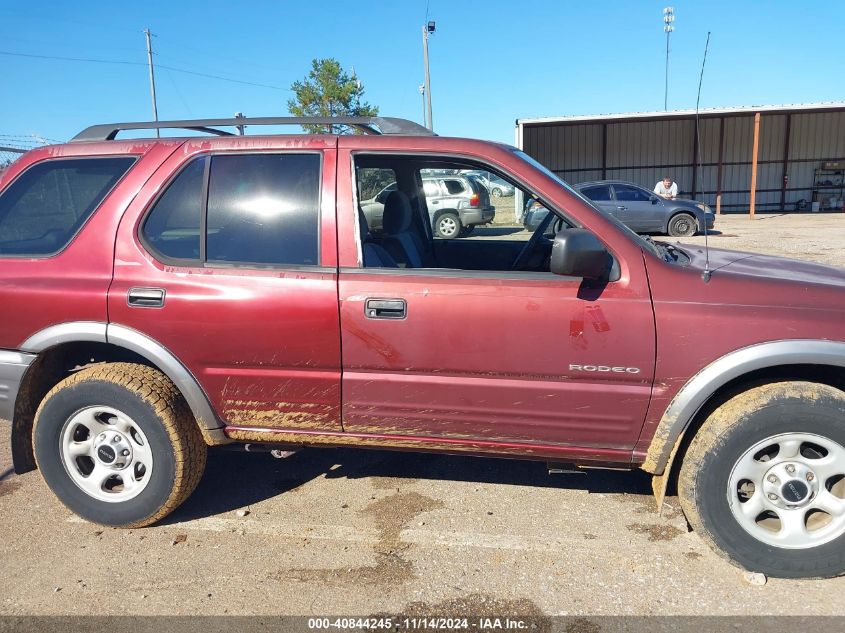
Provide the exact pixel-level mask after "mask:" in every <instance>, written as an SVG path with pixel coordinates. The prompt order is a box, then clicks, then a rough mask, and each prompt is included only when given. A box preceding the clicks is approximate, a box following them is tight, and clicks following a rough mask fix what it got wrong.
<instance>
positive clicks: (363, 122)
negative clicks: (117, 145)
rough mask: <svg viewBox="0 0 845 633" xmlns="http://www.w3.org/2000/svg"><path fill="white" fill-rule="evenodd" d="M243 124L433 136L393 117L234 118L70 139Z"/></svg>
mask: <svg viewBox="0 0 845 633" xmlns="http://www.w3.org/2000/svg"><path fill="white" fill-rule="evenodd" d="M246 125H302V126H304V125H324V126H329V125H345V126H349V127H354V128H356V129H359V130H361V131H362V132H364V133H366V134H390V135H415V136H419V135H426V136H431V135H433V134H434V133H433V132H432V131H431V130H429V129H428V128H425V127H423V126H422V125H420V124H419V123H414V122H413V121H408V120H407V119H397V118H393V117H356V116H336V117H255V118H251V119H250V118H237V119H193V120H192V119H186V120H181V121H138V122H135V123H106V124H102V125H92V126H91V127H89V128H86V129H84V130H82V131H81V132H80V133H79V134H77V135H76V136H74V137H73V138H72V139H71V142H81V141H113V140H114V139H115V138H116V137H117V135H118V133H119V132H122V131H126V130H163V129H182V130H193V131H195V132H205V133H208V134H214V135H216V136H233V133H232V132H226V131H225V130H218V129H215V128H217V127H240V126H246Z"/></svg>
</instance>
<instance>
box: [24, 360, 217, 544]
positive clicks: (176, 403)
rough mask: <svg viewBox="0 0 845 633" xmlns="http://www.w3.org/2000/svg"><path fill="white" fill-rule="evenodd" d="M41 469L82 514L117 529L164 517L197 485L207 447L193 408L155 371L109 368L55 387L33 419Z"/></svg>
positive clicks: (97, 368)
mask: <svg viewBox="0 0 845 633" xmlns="http://www.w3.org/2000/svg"><path fill="white" fill-rule="evenodd" d="M33 447H34V450H35V458H36V461H37V462H38V467H39V469H40V470H41V474H42V476H43V477H44V480H45V481H46V482H47V485H49V486H50V488H51V489H52V491H53V492H54V493H55V494H56V496H57V497H58V498H59V500H60V501H61V502H62V503H63V504H65V505H66V506H67V507H68V508H69V509H70V510H72V511H73V512H75V513H76V514H78V515H79V516H81V517H83V518H85V519H88V520H89V521H93V522H95V523H100V524H103V525H111V526H116V527H141V526H144V525H149V524H151V523H154V522H156V521H158V520H159V519H162V518H163V517H165V516H166V515H168V514H169V513H170V512H172V511H173V510H174V509H176V507H178V506H179V505H180V504H181V503H182V502H183V501H184V500H185V499H187V498H188V496H189V495H190V494H191V492H193V490H194V488H196V486H197V483H199V480H200V478H201V477H202V473H203V470H204V468H205V459H206V446H205V443H204V441H203V439H202V435H201V434H200V432H199V429H198V428H197V425H196V422H195V421H194V418H193V416H192V415H191V411H190V409H189V408H188V405H187V403H186V402H185V400H184V399H183V398H182V396H181V394H180V393H179V392H178V391H177V389H176V387H175V386H174V385H173V383H171V382H170V381H169V380H168V379H167V378H166V377H165V376H164V375H162V374H161V373H160V372H158V371H157V370H155V369H152V368H150V367H145V366H143V365H134V364H130V363H111V364H104V365H96V366H93V367H89V368H86V369H83V370H81V371H79V372H77V373H75V374H73V375H72V376H70V377H69V378H66V379H65V380H63V381H62V382H60V383H59V384H58V385H56V386H55V387H54V388H53V389H52V390H51V391H50V392H49V393H48V394H47V396H46V397H45V398H44V400H43V402H42V403H41V406H40V407H39V408H38V412H37V413H36V417H35V427H34V430H33Z"/></svg>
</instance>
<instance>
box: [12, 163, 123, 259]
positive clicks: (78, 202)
mask: <svg viewBox="0 0 845 633" xmlns="http://www.w3.org/2000/svg"><path fill="white" fill-rule="evenodd" d="M135 160H136V159H135V157H133V156H120V157H108V158H62V159H56V160H47V161H43V162H40V163H36V164H35V165H33V166H31V167H30V168H28V169H27V170H26V171H24V172H23V173H22V174H21V175H20V176H18V177H17V178H16V179H15V180H14V182H12V184H11V185H9V186H8V187H7V188H6V189H5V190H4V191H3V193H2V194H0V256H29V257H33V256H34V257H38V256H49V255H54V254H56V253H58V252H59V251H61V250H62V249H64V248H65V247H66V246H67V245H68V244H69V243H70V242H71V240H73V238H74V236H75V235H76V234H77V233H78V232H79V230H80V229H81V228H82V226H83V225H84V224H85V222H86V221H87V220H88V218H90V217H91V215H92V214H93V213H94V211H96V209H97V207H99V206H100V203H102V201H103V200H104V199H105V198H106V196H107V195H108V194H109V192H111V190H112V189H113V188H114V186H115V185H116V184H117V182H118V181H119V180H120V179H121V178H122V177H123V175H124V174H125V173H126V172H127V171H128V170H129V168H130V167H131V166H132V164H133V163H134V162H135Z"/></svg>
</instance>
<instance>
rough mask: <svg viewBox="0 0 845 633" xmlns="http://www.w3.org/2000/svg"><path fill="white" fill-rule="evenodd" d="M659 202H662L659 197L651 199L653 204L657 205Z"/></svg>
mask: <svg viewBox="0 0 845 633" xmlns="http://www.w3.org/2000/svg"><path fill="white" fill-rule="evenodd" d="M658 202H660V199H659V198H658V197H657V196H652V197H651V204H657V203H658Z"/></svg>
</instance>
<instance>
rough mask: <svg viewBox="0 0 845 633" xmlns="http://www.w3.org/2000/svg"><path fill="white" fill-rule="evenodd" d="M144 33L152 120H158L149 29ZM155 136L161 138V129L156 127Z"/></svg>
mask: <svg viewBox="0 0 845 633" xmlns="http://www.w3.org/2000/svg"><path fill="white" fill-rule="evenodd" d="M144 35H146V36H147V63H148V64H149V66H150V96H151V97H152V100H153V120H154V121H156V122H158V105H157V103H156V76H155V71H154V70H153V45H152V42H151V41H150V36H151V35H152V34H151V33H150V29H144ZM156 138H161V130H159V129H158V128H156Z"/></svg>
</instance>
